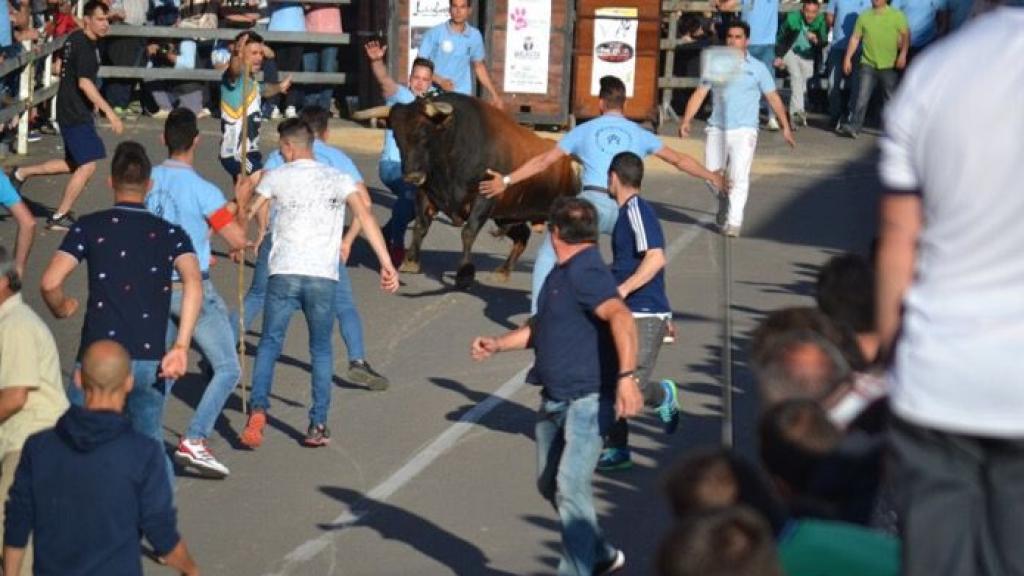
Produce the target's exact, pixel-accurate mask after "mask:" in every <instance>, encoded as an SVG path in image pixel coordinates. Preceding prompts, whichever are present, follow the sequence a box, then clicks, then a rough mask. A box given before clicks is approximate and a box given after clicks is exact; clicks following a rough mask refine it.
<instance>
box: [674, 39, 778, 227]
mask: <svg viewBox="0 0 1024 576" xmlns="http://www.w3.org/2000/svg"><path fill="white" fill-rule="evenodd" d="M749 33H750V27H749V26H748V25H747V23H746V22H733V23H732V24H730V25H729V27H728V28H727V29H726V34H725V42H726V44H727V45H728V46H730V47H732V48H736V49H737V50H740V51H742V52H743V58H744V60H743V70H742V72H741V73H740V74H739V75H738V76H737V77H736V78H735V79H733V80H732V81H731V82H729V83H728V84H726V86H725V89H724V90H722V91H721V93H719V89H718V88H716V89H715V92H716V94H715V95H716V101H715V102H716V105H715V109H714V112H713V113H712V114H711V118H709V119H708V129H707V135H708V137H707V143H706V144H705V148H704V161H705V162H706V163H707V165H708V168H709V169H711V170H720V169H722V167H723V166H728V167H729V174H728V176H729V191H728V193H722V192H720V193H719V195H718V198H719V205H718V225H719V226H721V227H722V228H721V229H722V233H723V234H725V235H726V236H731V237H736V236H739V235H740V227H741V226H742V225H743V208H744V206H746V204H747V193H748V191H749V190H750V167H751V165H752V164H753V162H754V151H755V150H756V149H757V120H758V118H757V115H758V104H759V102H760V101H761V96H762V95H764V97H765V99H766V100H768V105H769V106H771V107H772V109H774V110H775V114H776V115H777V116H778V118H779V122H780V123H781V124H782V137H783V138H785V139H786V142H788V143H789V145H790V146H796V140H794V139H793V131H792V130H791V129H790V126H789V119H788V118H787V117H786V109H785V107H784V106H783V104H782V99H781V98H779V93H778V92H777V91H776V90H775V80H774V79H773V78H772V75H771V73H770V72H769V71H768V67H767V66H765V65H764V64H763V63H761V61H760V60H757V59H755V58H753V57H752V56H751V54H749V53H748V51H747V47H748V45H749V42H750V40H749ZM710 91H711V85H710V84H705V83H702V84H701V85H700V86H699V87H698V88H697V89H696V90H694V92H693V96H691V97H690V100H689V101H688V102H687V103H686V112H685V113H684V114H683V120H682V123H681V124H680V125H679V135H680V136H682V137H683V138H685V137H687V136H689V135H690V122H692V121H693V117H694V116H696V115H697V111H698V110H700V107H701V105H702V104H703V103H704V99H705V98H707V96H708V92H710ZM718 103H721V104H722V105H721V106H719V105H718ZM723 139H724V140H725V142H724V147H725V155H724V157H723V154H722V148H723V142H722V140H723Z"/></svg>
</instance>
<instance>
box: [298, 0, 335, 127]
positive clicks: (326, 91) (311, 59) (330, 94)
mask: <svg viewBox="0 0 1024 576" xmlns="http://www.w3.org/2000/svg"><path fill="white" fill-rule="evenodd" d="M306 31H307V32H312V33H313V34H336V35H340V34H341V8H339V7H338V6H331V5H322V4H313V5H312V6H310V8H309V11H308V12H306ZM302 69H303V70H304V71H306V72H325V73H331V72H337V71H338V46H337V45H336V44H310V45H308V46H307V47H306V51H305V52H304V53H303V55H302ZM305 92H306V99H305V102H303V103H302V104H303V105H304V106H320V107H321V108H323V109H324V110H327V111H328V112H330V111H331V104H332V103H333V102H334V86H333V85H332V84H313V85H311V86H310V87H309V89H308V90H306V91H305Z"/></svg>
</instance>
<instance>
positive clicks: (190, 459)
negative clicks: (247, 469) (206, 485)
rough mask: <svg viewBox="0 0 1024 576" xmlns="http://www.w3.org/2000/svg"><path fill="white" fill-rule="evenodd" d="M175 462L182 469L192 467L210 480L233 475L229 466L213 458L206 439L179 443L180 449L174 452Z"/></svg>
mask: <svg viewBox="0 0 1024 576" xmlns="http://www.w3.org/2000/svg"><path fill="white" fill-rule="evenodd" d="M174 461H175V462H177V463H178V464H179V465H181V466H182V467H186V468H187V467H189V466H191V467H193V468H195V469H196V470H198V471H199V473H200V474H202V475H203V476H208V477H210V478H227V476H228V474H230V473H231V471H230V470H228V467H227V466H225V465H223V464H221V463H220V462H218V461H217V459H216V458H214V457H213V453H212V452H210V449H209V448H208V447H207V446H206V440H205V439H204V438H198V439H196V440H189V439H188V438H182V439H181V442H179V443H178V449H177V450H175V451H174Z"/></svg>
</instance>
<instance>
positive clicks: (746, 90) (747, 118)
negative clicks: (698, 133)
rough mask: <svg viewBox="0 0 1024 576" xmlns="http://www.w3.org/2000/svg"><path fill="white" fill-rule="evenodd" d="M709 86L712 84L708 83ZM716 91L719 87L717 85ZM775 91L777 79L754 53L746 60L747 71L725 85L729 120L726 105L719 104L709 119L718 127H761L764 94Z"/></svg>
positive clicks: (709, 122) (744, 69)
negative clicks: (760, 108)
mask: <svg viewBox="0 0 1024 576" xmlns="http://www.w3.org/2000/svg"><path fill="white" fill-rule="evenodd" d="M705 86H708V84H705ZM715 90H718V89H717V88H716V89H715ZM774 91H775V80H774V79H772V74H771V72H769V71H768V67H767V66H765V65H764V62H761V61H760V60H758V59H757V58H754V57H752V56H751V55H750V54H747V55H746V58H744V60H743V72H742V73H740V75H739V76H738V77H736V78H735V79H733V81H732V82H729V83H728V84H726V85H725V93H724V95H723V98H724V100H725V108H726V111H725V122H724V126H723V122H722V114H723V112H722V109H721V108H722V107H720V106H718V105H717V102H718V99H717V98H716V99H715V102H716V105H715V107H714V111H713V112H712V113H711V118H709V119H708V125H709V126H712V127H714V128H722V129H725V130H734V129H736V128H754V129H757V114H758V109H759V106H760V103H761V94H768V93H769V92H774Z"/></svg>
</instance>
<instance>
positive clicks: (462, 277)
mask: <svg viewBox="0 0 1024 576" xmlns="http://www.w3.org/2000/svg"><path fill="white" fill-rule="evenodd" d="M475 277H476V266H473V265H472V264H465V265H463V266H461V267H459V271H458V272H456V273H455V287H456V288H458V289H459V290H468V289H469V287H470V286H472V285H473V279H474V278H475Z"/></svg>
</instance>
